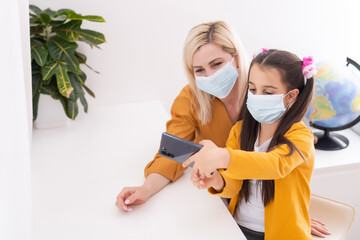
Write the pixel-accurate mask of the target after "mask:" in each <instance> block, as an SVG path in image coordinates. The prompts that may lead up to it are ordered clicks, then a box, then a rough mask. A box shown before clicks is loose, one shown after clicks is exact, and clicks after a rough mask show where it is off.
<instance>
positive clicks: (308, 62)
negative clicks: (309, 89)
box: [302, 56, 317, 85]
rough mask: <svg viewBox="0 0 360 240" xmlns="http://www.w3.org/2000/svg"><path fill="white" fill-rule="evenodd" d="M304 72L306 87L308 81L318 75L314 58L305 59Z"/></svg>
mask: <svg viewBox="0 0 360 240" xmlns="http://www.w3.org/2000/svg"><path fill="white" fill-rule="evenodd" d="M302 71H303V74H304V85H306V82H307V80H308V79H310V78H312V77H314V76H315V75H316V73H317V71H316V68H315V63H314V59H313V57H312V56H310V57H307V58H306V57H304V58H303V65H302Z"/></svg>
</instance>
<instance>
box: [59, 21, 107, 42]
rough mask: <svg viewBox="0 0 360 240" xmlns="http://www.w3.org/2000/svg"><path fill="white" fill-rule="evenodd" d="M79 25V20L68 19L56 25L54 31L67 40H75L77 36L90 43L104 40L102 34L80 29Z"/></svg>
mask: <svg viewBox="0 0 360 240" xmlns="http://www.w3.org/2000/svg"><path fill="white" fill-rule="evenodd" d="M80 26H81V21H80V20H79V21H78V20H77V21H70V22H68V23H66V24H64V25H60V26H58V27H56V28H55V29H54V31H55V32H56V34H57V36H59V37H61V38H62V39H64V40H66V41H69V42H76V41H77V40H78V39H79V38H80V40H82V41H84V42H86V43H88V44H91V45H99V44H102V43H104V42H106V40H105V36H104V34H102V33H99V32H95V31H92V30H87V29H81V28H80Z"/></svg>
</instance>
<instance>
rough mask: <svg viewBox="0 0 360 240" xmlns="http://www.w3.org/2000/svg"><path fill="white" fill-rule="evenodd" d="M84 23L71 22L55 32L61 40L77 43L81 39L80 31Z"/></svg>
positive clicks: (59, 27) (60, 26) (62, 25)
mask: <svg viewBox="0 0 360 240" xmlns="http://www.w3.org/2000/svg"><path fill="white" fill-rule="evenodd" d="M81 22H82V21H70V22H67V23H65V24H61V25H59V26H58V27H56V28H54V29H53V30H54V32H56V35H58V36H59V37H60V38H62V39H64V40H66V41H68V42H76V41H77V40H78V39H79V30H80V25H81Z"/></svg>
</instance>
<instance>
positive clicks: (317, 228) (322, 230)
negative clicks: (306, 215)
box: [310, 218, 331, 238]
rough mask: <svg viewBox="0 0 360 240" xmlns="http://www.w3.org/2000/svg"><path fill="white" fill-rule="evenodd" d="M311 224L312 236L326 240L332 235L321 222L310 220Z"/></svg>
mask: <svg viewBox="0 0 360 240" xmlns="http://www.w3.org/2000/svg"><path fill="white" fill-rule="evenodd" d="M310 224H311V234H312V235H315V236H317V237H321V238H325V236H324V234H325V235H331V233H330V232H329V230H328V229H327V228H326V227H325V224H324V223H322V222H320V221H319V220H316V219H313V218H311V219H310Z"/></svg>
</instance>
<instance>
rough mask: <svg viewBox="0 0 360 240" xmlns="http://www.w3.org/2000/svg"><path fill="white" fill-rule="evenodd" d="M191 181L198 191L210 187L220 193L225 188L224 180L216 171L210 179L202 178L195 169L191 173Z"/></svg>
mask: <svg viewBox="0 0 360 240" xmlns="http://www.w3.org/2000/svg"><path fill="white" fill-rule="evenodd" d="M191 181H192V182H193V184H194V186H195V187H197V188H198V189H206V188H209V187H212V188H214V189H215V190H216V191H217V192H220V191H221V190H222V189H223V188H224V179H223V178H222V176H221V175H220V173H219V172H218V171H215V172H214V174H212V175H211V177H210V178H208V177H202V176H200V174H199V173H198V172H196V171H195V170H194V169H193V170H192V171H191Z"/></svg>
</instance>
